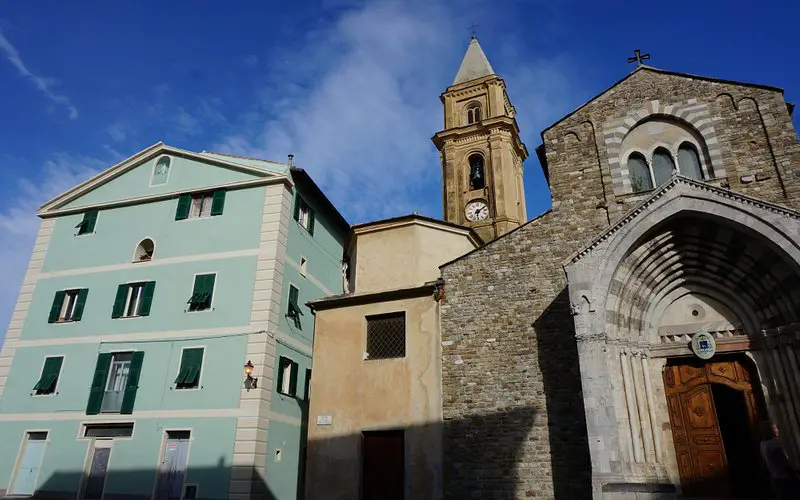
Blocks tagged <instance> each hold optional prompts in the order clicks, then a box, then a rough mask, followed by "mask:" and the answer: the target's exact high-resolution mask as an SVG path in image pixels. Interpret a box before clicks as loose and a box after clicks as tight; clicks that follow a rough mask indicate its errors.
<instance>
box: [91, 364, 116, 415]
mask: <svg viewBox="0 0 800 500" xmlns="http://www.w3.org/2000/svg"><path fill="white" fill-rule="evenodd" d="M110 367H111V354H110V353H107V352H104V353H101V354H98V355H97V365H95V367H94V377H93V378H92V388H91V389H90V390H89V402H88V403H87V404H86V414H87V415H97V414H99V413H100V406H101V405H102V404H103V394H104V393H105V391H106V381H107V380H108V370H109V368H110Z"/></svg>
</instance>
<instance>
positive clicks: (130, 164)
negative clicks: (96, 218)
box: [37, 142, 277, 216]
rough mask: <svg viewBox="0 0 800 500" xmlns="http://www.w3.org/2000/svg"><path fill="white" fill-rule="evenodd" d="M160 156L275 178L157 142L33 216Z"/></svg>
mask: <svg viewBox="0 0 800 500" xmlns="http://www.w3.org/2000/svg"><path fill="white" fill-rule="evenodd" d="M162 154H169V155H172V156H177V157H182V158H187V159H191V160H195V161H199V162H202V163H206V164H211V165H216V166H220V167H224V168H228V169H231V170H236V171H239V172H244V173H247V174H251V175H254V176H256V177H276V176H277V174H275V173H274V172H269V171H267V170H263V169H259V168H256V167H251V166H249V165H242V164H240V163H235V162H233V161H226V160H223V159H220V158H214V157H212V156H207V155H203V154H199V153H193V152H191V151H186V150H184V149H179V148H174V147H172V146H167V145H166V144H164V143H163V142H157V143H156V144H153V145H152V146H150V147H148V148H145V149H143V150H142V151H139V152H138V153H136V154H134V155H133V156H130V157H128V158H126V159H125V160H123V161H121V162H119V163H117V164H116V165H114V166H112V167H110V168H108V169H106V170H104V171H102V172H100V173H99V174H97V175H95V176H94V177H92V178H90V179H88V180H86V181H84V182H82V183H80V184H78V185H77V186H75V187H73V188H72V189H70V190H68V191H66V192H64V193H62V194H60V195H59V196H57V197H56V198H53V199H52V200H50V201H48V202H47V203H45V204H44V205H42V206H41V207H40V208H39V210H38V212H37V213H38V215H39V216H42V215H43V214H44V213H45V212H51V211H53V210H56V209H58V208H60V207H62V206H64V205H66V204H67V203H70V202H72V201H74V200H76V199H78V198H80V197H81V196H83V195H85V194H86V193H88V192H90V191H92V190H94V189H97V188H98V187H100V186H102V185H104V184H106V183H108V182H110V181H111V180H113V179H116V178H117V177H120V176H121V175H124V174H125V173H127V172H129V171H131V170H133V169H134V168H136V167H138V166H139V165H141V164H142V163H145V162H147V161H149V160H151V159H153V158H155V157H157V156H159V155H162Z"/></svg>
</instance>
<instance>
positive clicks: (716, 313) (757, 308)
mask: <svg viewBox="0 0 800 500" xmlns="http://www.w3.org/2000/svg"><path fill="white" fill-rule="evenodd" d="M798 276H800V273H798V272H797V267H796V265H794V264H793V263H792V262H791V261H790V259H788V258H787V256H785V255H784V254H783V252H782V251H781V250H780V249H778V248H776V247H775V245H773V244H772V243H771V242H770V241H768V240H767V239H765V238H764V237H762V236H761V235H759V234H757V233H756V232H754V231H753V230H751V229H749V228H747V227H746V226H742V225H738V224H736V223H732V222H730V221H726V220H724V219H721V218H717V217H713V216H708V215H706V214H702V213H696V212H683V213H679V214H677V215H675V216H673V217H671V218H669V219H667V220H665V221H663V222H661V223H659V224H658V225H656V226H655V227H653V228H652V229H651V230H649V231H648V232H647V233H645V235H644V236H643V237H642V238H641V239H640V240H639V241H638V242H637V243H636V244H635V245H634V246H633V247H632V248H631V249H630V250H629V251H628V252H627V254H626V255H625V257H624V258H623V259H622V260H621V262H620V263H619V265H618V266H617V268H616V270H615V272H614V275H613V278H612V284H613V285H612V286H615V289H614V292H615V293H613V294H609V297H608V301H607V306H606V314H607V318H606V324H607V325H609V326H610V327H611V328H610V330H611V333H612V334H613V335H614V336H615V337H617V338H619V339H624V340H628V341H632V342H636V343H638V344H639V345H647V346H648V349H647V351H648V352H647V353H646V354H645V353H641V354H640V355H645V356H647V357H648V358H649V359H652V360H654V361H655V362H656V363H657V364H660V365H663V366H664V368H663V370H662V373H661V375H662V377H663V384H664V385H663V390H664V395H663V396H661V397H662V398H664V399H661V400H660V401H657V400H656V394H647V392H648V391H647V387H641V386H640V385H639V384H637V380H636V373H635V371H636V367H634V368H632V369H630V370H628V372H629V374H628V376H627V377H626V375H625V370H623V385H624V386H625V388H626V389H625V390H626V391H631V392H633V393H634V394H633V398H630V397H629V398H627V400H626V406H628V408H627V410H628V411H627V413H628V415H629V416H630V415H635V414H636V413H637V412H639V413H640V415H639V416H638V417H637V418H635V419H631V422H630V423H629V427H630V438H631V441H632V445H633V446H632V448H633V452H634V453H633V455H634V457H633V458H634V461H635V460H636V458H637V453H636V451H637V449H638V450H639V453H638V455H639V459H640V460H642V461H645V462H646V461H647V456H648V455H651V456H652V459H653V460H658V457H657V456H656V454H657V448H667V449H668V448H669V447H670V446H669V445H670V444H671V445H672V446H671V447H672V449H673V451H674V459H675V461H676V463H675V465H676V466H677V473H678V475H679V477H680V483H681V485H682V490H683V494H684V495H685V496H687V497H692V496H699V497H703V496H709V495H713V496H715V497H719V498H724V497H731V498H734V497H735V498H758V495H759V494H760V492H762V491H764V488H767V489H768V488H769V487H768V479H767V476H765V471H764V469H763V465H762V463H761V459H760V455H759V443H760V440H761V438H762V436H761V424H762V422H763V421H765V420H767V419H768V418H769V417H768V411H767V407H766V403H765V400H764V397H763V395H762V388H761V380H762V378H761V377H759V371H760V372H761V374H762V376H763V379H764V380H765V381H767V383H768V384H772V386H773V387H775V389H776V391H775V392H776V393H780V394H782V393H785V392H789V393H795V394H796V395H799V396H800V393H798V392H797V390H798V389H800V385H799V384H798V383H800V372H798V370H797V369H798V364H797V361H798V360H800V358H799V357H798V352H797V351H796V347H795V345H794V343H793V341H794V338H793V337H792V338H785V337H780V336H774V337H770V336H769V335H767V336H765V335H764V334H763V332H764V331H770V330H774V329H778V328H780V327H786V326H788V325H791V324H793V323H796V322H797V321H798V319H799V318H798V314H799V313H800V278H798ZM698 332H707V333H709V334H710V335H711V336H712V337H713V338H714V341H715V344H716V354H715V355H714V356H713V357H712V358H711V359H708V360H703V359H700V358H698V357H697V356H696V355H695V354H694V353H692V352H691V350H690V349H689V347H688V346H689V344H690V342H691V340H692V338H693V336H694V335H696V334H697V333H698ZM771 343H777V344H778V345H779V346H778V345H776V346H773V347H775V348H776V349H777V350H773V351H772V352H770V353H766V352H764V349H765V348H767V347H768V346H769V345H771ZM749 353H750V354H752V355H754V356H755V358H756V359H757V360H758V359H759V358H761V359H762V360H764V361H766V362H763V363H758V365H760V366H757V363H756V362H754V361H753V360H752V359H751V358H750V357H748V354H749ZM773 359H778V360H781V361H782V362H783V364H781V362H778V363H777V364H775V363H773ZM626 361H627V360H626ZM645 369H646V367H645ZM662 377H659V378H662ZM625 379H627V380H625ZM642 379H644V376H642ZM656 380H657V379H656ZM782 380H783V381H784V382H783V383H781V381H782ZM657 381H658V380H657ZM642 389H644V390H642ZM641 392H644V393H645V394H640V393H641ZM657 392H660V390H659V391H657ZM659 396H660V394H659ZM631 399H632V400H633V403H632V404H630V402H629V401H630V400H631ZM659 399H660V398H659ZM650 400H652V401H653V406H654V408H647V409H646V411H647V414H646V415H641V413H644V412H643V411H642V410H643V409H644V408H643V406H647V404H645V405H643V404H642V402H643V401H647V402H648V404H649V401H650ZM797 402H800V400H798V401H797ZM661 403H666V408H665V410H666V411H663V410H662V411H661V415H658V414H656V413H658V412H659V409H658V406H660V404H661ZM799 409H800V407H798V406H796V405H795V404H790V405H788V407H786V408H783V409H778V408H777V407H776V408H775V413H776V414H779V415H776V416H777V417H778V420H781V421H782V423H783V424H784V426H787V427H791V428H792V430H793V431H796V430H797V429H795V427H796V425H797V417H798V415H797V412H796V410H799ZM781 410H783V411H781ZM650 413H653V414H654V415H653V418H652V419H651V418H650ZM644 420H651V422H649V425H647V424H643V423H642V422H643V421H644ZM659 420H662V421H664V420H665V421H666V422H662V423H667V422H668V424H669V427H668V429H669V432H667V433H665V435H663V436H658V434H659V425H658V422H659ZM794 435H800V434H794ZM658 440H661V441H662V442H661V446H657V445H656V442H657V441H658ZM637 441H638V442H637ZM794 451H795V454H796V452H797V449H796V448H795V450H794ZM670 455H671V453H670Z"/></svg>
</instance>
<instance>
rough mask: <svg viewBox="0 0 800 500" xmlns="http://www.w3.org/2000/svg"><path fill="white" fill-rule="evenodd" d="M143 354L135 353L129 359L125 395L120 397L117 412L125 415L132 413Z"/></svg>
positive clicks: (141, 352)
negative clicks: (129, 364) (120, 400)
mask: <svg viewBox="0 0 800 500" xmlns="http://www.w3.org/2000/svg"><path fill="white" fill-rule="evenodd" d="M143 362H144V352H143V351H135V352H134V353H133V357H132V359H131V370H130V372H129V373H128V383H127V384H126V385H125V394H124V395H123V396H122V407H121V408H120V410H119V412H120V413H124V414H126V415H130V414H131V413H133V403H134V402H135V401H136V391H137V390H138V389H139V375H141V373H142V363H143Z"/></svg>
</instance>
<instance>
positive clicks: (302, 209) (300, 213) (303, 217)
mask: <svg viewBox="0 0 800 500" xmlns="http://www.w3.org/2000/svg"><path fill="white" fill-rule="evenodd" d="M309 208H310V206H309V205H308V203H306V202H305V200H303V199H302V198H300V206H299V207H298V210H297V222H298V223H299V224H300V226H301V227H302V228H303V229H305V230H306V231H308V223H309V221H310V218H309V216H308V215H309V212H310V210H309Z"/></svg>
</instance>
